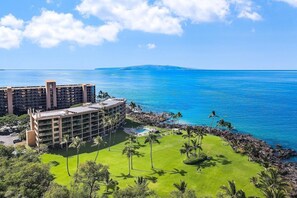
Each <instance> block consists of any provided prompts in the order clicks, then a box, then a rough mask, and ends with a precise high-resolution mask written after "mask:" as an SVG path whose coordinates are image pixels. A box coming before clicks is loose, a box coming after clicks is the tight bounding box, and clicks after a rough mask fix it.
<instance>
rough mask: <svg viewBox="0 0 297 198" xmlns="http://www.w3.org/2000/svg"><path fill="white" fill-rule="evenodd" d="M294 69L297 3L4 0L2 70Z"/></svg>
mask: <svg viewBox="0 0 297 198" xmlns="http://www.w3.org/2000/svg"><path fill="white" fill-rule="evenodd" d="M142 64H158V65H178V66H184V67H191V68H199V69H297V0H263V1H256V0H187V1H185V0H147V1H146V0H26V1H19V0H1V1H0V68H4V69H29V68H34V69H35V68H37V69H54V68H59V69H93V68H96V67H120V66H128V65H142Z"/></svg>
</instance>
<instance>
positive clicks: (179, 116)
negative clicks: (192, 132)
mask: <svg viewBox="0 0 297 198" xmlns="http://www.w3.org/2000/svg"><path fill="white" fill-rule="evenodd" d="M182 117H183V114H182V113H181V112H177V113H176V114H173V115H172V118H173V119H174V120H176V121H177V123H179V119H180V118H182Z"/></svg>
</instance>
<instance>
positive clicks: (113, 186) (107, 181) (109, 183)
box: [103, 174, 119, 193]
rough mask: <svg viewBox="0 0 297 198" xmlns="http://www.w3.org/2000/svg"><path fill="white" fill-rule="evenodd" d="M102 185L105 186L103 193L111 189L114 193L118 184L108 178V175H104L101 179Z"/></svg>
mask: <svg viewBox="0 0 297 198" xmlns="http://www.w3.org/2000/svg"><path fill="white" fill-rule="evenodd" d="M103 183H104V185H105V192H106V193H107V192H108V190H109V189H112V190H113V191H115V190H116V189H117V188H118V187H117V185H118V184H119V183H118V182H117V181H116V180H113V179H112V178H110V174H105V175H104V178H103Z"/></svg>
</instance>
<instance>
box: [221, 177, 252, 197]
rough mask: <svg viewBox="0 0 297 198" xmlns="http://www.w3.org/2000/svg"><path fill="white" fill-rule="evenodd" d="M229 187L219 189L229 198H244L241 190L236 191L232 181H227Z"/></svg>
mask: <svg viewBox="0 0 297 198" xmlns="http://www.w3.org/2000/svg"><path fill="white" fill-rule="evenodd" d="M228 183H229V187H227V186H221V189H222V190H223V191H224V194H225V196H227V197H230V198H245V197H246V196H245V193H244V192H243V190H238V191H237V190H236V185H235V182H234V181H228Z"/></svg>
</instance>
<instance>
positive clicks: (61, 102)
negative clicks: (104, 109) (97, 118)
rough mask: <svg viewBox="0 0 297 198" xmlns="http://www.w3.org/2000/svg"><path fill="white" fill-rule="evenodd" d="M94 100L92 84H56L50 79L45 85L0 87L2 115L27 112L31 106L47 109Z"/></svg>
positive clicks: (62, 107)
mask: <svg viewBox="0 0 297 198" xmlns="http://www.w3.org/2000/svg"><path fill="white" fill-rule="evenodd" d="M94 102H96V89H95V85H92V84H72V85H56V82H55V81H53V80H48V81H46V85H45V86H24V87H0V116H1V115H5V114H16V115H20V114H25V113H27V110H28V109H30V108H31V109H35V110H40V111H47V110H54V109H64V108H69V107H71V106H73V105H76V104H80V103H94Z"/></svg>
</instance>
